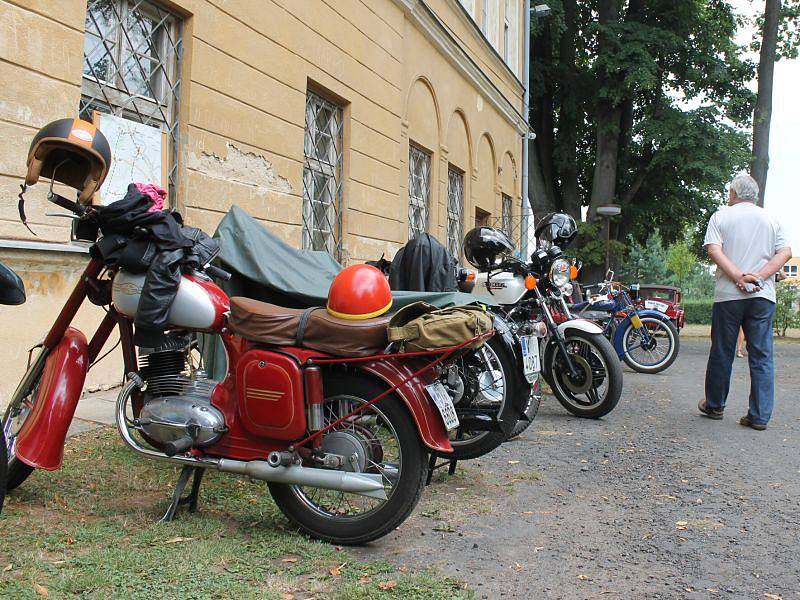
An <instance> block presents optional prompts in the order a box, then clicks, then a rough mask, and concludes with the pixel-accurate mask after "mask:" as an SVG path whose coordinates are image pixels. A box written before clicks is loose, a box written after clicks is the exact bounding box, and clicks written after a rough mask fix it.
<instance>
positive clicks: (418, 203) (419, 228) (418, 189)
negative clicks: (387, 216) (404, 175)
mask: <svg viewBox="0 0 800 600" xmlns="http://www.w3.org/2000/svg"><path fill="white" fill-rule="evenodd" d="M430 176H431V155H430V154H428V153H427V152H425V151H424V150H421V149H419V148H417V147H416V146H414V145H413V144H411V145H409V147H408V239H410V240H411V239H414V238H415V237H417V236H418V235H420V234H421V233H425V232H426V231H428V210H429V198H430V185H431V182H430Z"/></svg>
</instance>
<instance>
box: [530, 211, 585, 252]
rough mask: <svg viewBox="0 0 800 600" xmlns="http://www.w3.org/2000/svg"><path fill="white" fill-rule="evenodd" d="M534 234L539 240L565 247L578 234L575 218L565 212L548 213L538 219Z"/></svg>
mask: <svg viewBox="0 0 800 600" xmlns="http://www.w3.org/2000/svg"><path fill="white" fill-rule="evenodd" d="M534 235H535V236H536V239H537V240H539V241H544V242H549V245H552V246H558V247H559V248H566V247H567V246H569V245H570V244H571V243H572V240H574V239H575V236H577V235H578V226H577V225H576V224H575V219H573V218H572V217H570V216H569V215H568V214H567V213H563V212H557V213H550V214H549V215H547V216H546V217H544V218H542V220H541V221H539V224H538V225H537V226H536V231H535V233H534Z"/></svg>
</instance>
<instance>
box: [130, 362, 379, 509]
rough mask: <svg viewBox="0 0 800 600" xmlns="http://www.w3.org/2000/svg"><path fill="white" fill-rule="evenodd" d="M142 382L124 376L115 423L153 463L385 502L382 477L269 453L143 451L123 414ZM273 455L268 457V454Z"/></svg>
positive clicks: (132, 375) (131, 376)
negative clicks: (255, 456)
mask: <svg viewBox="0 0 800 600" xmlns="http://www.w3.org/2000/svg"><path fill="white" fill-rule="evenodd" d="M142 385H143V383H142V380H141V379H140V378H139V376H138V375H136V374H135V373H131V374H129V375H128V381H127V382H126V383H125V385H124V386H123V388H122V390H120V393H119V396H118V397H117V410H116V421H117V429H118V430H119V434H120V437H122V440H123V441H124V442H125V443H126V444H127V445H128V446H130V447H131V448H132V449H133V450H135V451H136V452H138V453H139V454H142V455H144V456H147V457H148V458H154V459H156V460H163V461H166V462H171V463H178V464H182V465H189V466H193V467H200V468H205V469H208V468H214V469H217V470H219V471H222V472H223V473H235V474H237V475H244V476H245V477H250V478H251V479H258V480H260V481H272V482H274V483H283V484H286V485H307V486H311V487H318V488H323V489H327V490H337V491H342V492H351V493H354V494H361V495H362V496H370V497H372V498H379V499H380V500H386V499H387V496H386V490H385V489H384V488H383V476H382V475H380V474H373V473H351V472H348V471H334V470H332V469H317V468H314V467H302V466H300V465H286V464H285V462H286V461H283V460H280V458H281V457H280V456H279V454H280V453H271V455H270V457H269V460H268V461H264V460H251V461H242V460H234V459H230V458H212V457H208V458H198V457H195V456H185V455H183V456H167V455H166V454H164V453H163V452H159V451H157V450H152V449H150V448H145V447H144V446H142V445H141V444H140V443H139V442H138V441H137V440H136V438H134V437H133V435H131V432H130V429H129V428H128V423H127V419H126V415H125V409H126V406H127V404H128V399H129V398H130V395H131V394H132V393H133V391H134V390H135V389H136V388H141V387H142ZM273 454H274V455H275V456H272V455H273Z"/></svg>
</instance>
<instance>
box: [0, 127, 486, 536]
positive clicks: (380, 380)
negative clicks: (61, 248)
mask: <svg viewBox="0 0 800 600" xmlns="http://www.w3.org/2000/svg"><path fill="white" fill-rule="evenodd" d="M110 164H111V151H110V147H109V145H108V142H107V140H106V139H105V137H104V136H103V135H102V133H101V132H100V131H99V130H97V128H96V127H95V126H94V125H92V124H91V123H87V122H84V121H81V120H80V119H62V120H60V121H56V122H54V123H51V124H49V125H47V126H45V127H44V128H43V129H42V130H41V131H40V132H39V133H38V134H37V135H36V136H35V137H34V140H33V143H32V144H31V149H30V151H29V154H28V175H27V176H26V185H33V184H35V183H36V182H37V181H38V179H39V177H40V176H41V177H46V178H49V179H51V181H53V182H55V181H58V182H61V183H63V184H65V185H68V186H70V187H73V188H76V189H78V192H79V197H78V200H79V201H78V202H74V201H71V200H68V199H67V198H64V197H63V196H61V195H59V194H57V193H55V192H54V191H53V186H52V183H51V187H50V193H49V195H48V200H50V201H51V202H53V203H54V204H56V205H58V206H60V207H61V208H63V209H66V210H68V211H70V213H71V214H72V215H74V218H75V219H74V222H73V232H74V233H76V234H78V235H76V236H75V237H77V238H79V239H82V240H86V241H88V242H90V243H91V244H92V246H91V248H90V254H91V259H90V261H89V263H88V265H87V266H86V268H85V270H84V272H83V274H82V275H81V277H80V279H79V280H78V283H77V284H76V286H75V288H74V289H73V291H72V293H71V294H70V296H69V298H68V299H67V301H66V303H65V305H64V307H63V308H62V310H61V311H60V313H59V315H58V316H57V317H56V320H55V323H54V324H53V325H52V327H51V328H50V330H49V332H48V333H47V335H46V336H45V338H44V340H43V341H42V342H41V343H40V344H38V345H37V346H35V347H34V348H33V349H32V350H31V353H30V358H29V366H28V369H27V372H26V373H25V375H24V376H23V378H22V380H21V381H20V383H19V385H18V386H17V388H16V390H15V392H14V393H13V395H12V396H11V399H10V402H9V405H8V408H7V410H6V412H5V415H4V416H3V419H2V429H3V432H4V435H5V437H6V441H7V444H6V447H7V458H8V474H7V479H6V488H7V489H8V490H13V489H14V488H16V487H18V486H19V485H21V484H22V483H23V482H24V481H25V480H26V479H27V478H28V477H29V476H30V475H31V473H32V472H33V471H34V469H46V470H55V469H58V468H59V467H60V466H61V464H62V461H63V455H64V443H65V438H66V435H67V430H68V428H69V425H70V423H71V421H72V418H73V416H74V413H75V408H76V406H77V403H78V401H79V398H80V396H81V392H82V390H83V386H84V382H85V378H86V374H87V371H88V370H89V369H90V368H91V367H92V366H93V365H94V364H95V363H96V361H97V360H99V359H102V356H100V352H101V350H102V348H103V346H104V345H105V343H106V341H107V339H108V338H109V336H110V334H111V332H112V331H113V330H114V329H117V330H118V331H119V337H120V345H121V351H122V355H123V361H124V368H125V379H124V385H123V387H122V389H121V391H120V393H119V396H118V398H117V404H116V425H117V428H118V430H119V433H120V436H121V437H122V439H123V440H124V442H125V443H126V444H127V445H128V446H129V447H130V448H132V449H133V450H134V451H136V452H137V453H139V454H140V455H142V456H145V457H148V458H152V459H156V460H162V461H167V462H169V463H172V464H174V465H181V466H182V467H183V468H182V471H181V475H180V477H179V479H178V483H177V485H176V489H175V493H174V495H173V498H172V502H171V504H170V506H169V509H168V510H167V513H166V514H165V515H164V520H171V519H172V518H173V517H174V515H175V511H176V510H177V508H178V507H179V506H180V505H181V504H186V503H188V504H189V509H190V510H194V509H196V506H197V499H198V493H199V489H200V485H201V481H202V475H203V473H204V472H205V470H206V469H217V470H219V471H221V472H224V473H232V474H236V475H243V476H246V477H249V478H250V479H255V480H260V481H265V482H267V483H268V486H269V491H270V494H271V495H272V497H273V498H274V500H275V503H276V504H277V506H278V507H279V508H280V510H281V511H282V512H283V513H284V515H285V516H286V517H287V518H288V519H289V520H290V521H291V522H292V523H294V525H296V526H297V527H298V528H299V529H300V530H302V531H304V532H306V533H307V534H309V535H311V536H314V537H317V538H320V539H323V540H327V541H330V542H334V543H339V544H361V543H365V542H368V541H370V540H374V539H377V538H379V537H381V536H383V535H385V534H387V533H388V532H390V531H392V530H393V529H394V528H395V527H397V526H398V525H399V524H400V523H402V522H403V521H404V520H405V519H406V517H408V515H409V514H410V513H411V511H412V510H413V508H414V506H415V505H416V503H417V501H418V500H419V498H420V495H421V492H422V489H423V486H424V482H425V476H426V474H427V454H428V452H441V453H447V452H448V451H450V450H451V448H452V446H451V444H450V441H449V437H448V430H451V429H454V428H455V427H457V426H458V422H457V419H456V418H455V416H454V409H453V405H452V401H451V400H450V396H449V395H448V394H447V391H446V390H445V389H444V388H443V386H442V384H441V383H440V382H438V381H437V379H438V377H439V376H440V374H441V371H442V370H444V369H447V368H449V366H450V364H451V363H452V361H453V360H456V359H457V358H459V356H460V354H461V353H462V352H463V351H464V349H465V348H467V347H469V346H468V345H469V344H472V343H475V342H478V341H479V340H480V338H482V337H484V336H483V335H476V337H474V338H473V339H472V340H465V342H464V343H463V344H460V345H456V346H455V347H452V348H448V349H445V350H441V351H435V352H421V353H406V354H399V353H392V352H391V351H390V350H389V349H388V348H387V346H386V343H387V342H386V340H387V337H386V327H387V322H388V319H387V318H386V317H377V318H371V319H363V320H353V321H350V320H347V319H341V318H337V317H334V316H332V315H331V314H329V312H328V311H327V310H326V309H325V308H315V309H308V310H297V309H287V308H282V307H279V306H275V305H271V304H267V303H263V302H259V301H256V300H252V299H249V298H244V297H233V298H229V297H228V296H227V295H226V294H225V293H224V292H223V291H222V289H221V288H220V287H218V286H217V285H216V284H215V283H214V282H213V281H212V280H211V277H217V278H220V279H225V278H227V277H229V276H230V275H229V273H227V272H226V271H224V270H222V269H219V268H218V267H215V266H212V265H211V264H210V262H211V260H213V259H214V256H215V252H218V250H219V246H218V245H216V243H215V242H213V240H211V239H210V238H208V237H207V236H205V234H202V232H200V231H199V230H197V229H193V228H184V227H182V226H181V225H180V223H179V221H178V219H177V217H176V216H175V214H174V213H169V212H167V211H162V210H160V209H159V207H158V205H157V203H156V199H153V198H152V196H150V195H149V193H145V192H144V191H142V190H140V189H139V186H137V185H135V184H131V186H129V188H128V195H127V196H126V198H124V199H122V200H119V201H117V202H115V203H112V204H110V205H108V206H87V204H86V203H88V202H89V200H90V199H91V198H92V196H93V194H94V193H95V192H96V191H97V189H98V188H99V187H100V185H101V184H102V182H103V180H104V178H105V176H106V174H107V172H108V168H109V166H110ZM24 193H25V186H23V191H22V194H20V204H19V212H20V217H21V220H22V222H23V223H26V220H25V215H24ZM148 198H149V199H148ZM98 229H99V230H100V231H101V232H102V233H103V234H104V235H103V236H102V237H99V239H98ZM187 236H191V237H187ZM156 242H157V243H160V244H162V246H158V245H156ZM173 244H175V245H173ZM187 244H188V245H187ZM215 248H216V250H215ZM269 259H270V257H269V256H265V257H263V260H269ZM129 265H133V266H129ZM143 265H144V268H143V269H138V267H142V266H143ZM156 266H158V270H154V269H155V267H156ZM162 267H163V269H162ZM376 275H377V276H378V278H379V279H380V281H381V282H383V283H385V281H384V280H383V279H382V277H381V276H380V274H379V273H377V271H376ZM165 282H166V283H167V284H169V285H167V286H166V287H165V286H164V285H163V284H164V283H165ZM172 283H174V287H171V284H172ZM148 286H149V287H148ZM386 287H387V290H386V292H387V294H388V286H386ZM155 290H161V292H160V295H159V294H154V293H153V292H154V291H155ZM164 290H168V293H169V294H171V297H170V298H169V301H164V302H161V300H162V298H166V297H167V296H166V292H165V291H164ZM353 297H357V294H354V296H353ZM87 299H88V300H89V302H91V303H93V304H95V305H98V306H101V307H103V308H104V310H105V311H106V315H105V317H104V318H103V320H102V321H101V323H100V325H99V326H98V328H97V331H96V332H95V333H94V335H93V336H92V337H91V339H89V340H87V338H86V336H85V335H84V334H83V333H82V332H81V331H79V330H77V329H75V328H74V327H72V326H71V323H72V321H73V319H74V317H75V315H76V313H77V312H78V310H79V308H80V307H81V305H82V304H83V303H84V301H86V300H87ZM143 306H146V307H147V308H148V309H150V308H151V307H153V306H155V313H156V314H157V316H158V319H160V320H162V319H163V321H159V324H160V323H161V322H164V326H163V327H158V328H153V329H158V331H157V332H156V333H157V334H158V335H157V336H152V335H151V334H152V333H153V332H152V331H150V332H148V329H147V328H145V327H142V325H143V324H148V325H149V324H150V323H151V321H149V320H148V321H144V320H143V319H141V316H142V314H145V313H144V308H143ZM137 318H138V319H139V320H137ZM134 321H136V328H135V329H134ZM199 333H209V334H217V335H219V336H220V337H221V339H222V343H223V345H224V349H225V353H226V354H227V368H226V372H225V373H224V377H223V378H222V379H221V380H214V379H211V378H210V377H208V375H207V372H206V371H205V369H204V368H203V364H202V362H201V358H200V356H199V352H198V350H197V334H199ZM492 333H493V332H491V331H490V332H489V333H487V334H486V337H488V336H489V335H491V334H492ZM143 334H146V335H143ZM135 339H148V340H154V341H153V345H146V344H144V343H138V344H137V343H135V341H134V340H135ZM156 340H157V342H158V343H155V341H156ZM112 350H113V348H112ZM192 476H193V483H192V487H191V493H190V494H189V496H188V497H187V498H183V497H182V495H183V490H184V488H185V486H186V485H187V483H188V481H189V479H190V478H191V477H192Z"/></svg>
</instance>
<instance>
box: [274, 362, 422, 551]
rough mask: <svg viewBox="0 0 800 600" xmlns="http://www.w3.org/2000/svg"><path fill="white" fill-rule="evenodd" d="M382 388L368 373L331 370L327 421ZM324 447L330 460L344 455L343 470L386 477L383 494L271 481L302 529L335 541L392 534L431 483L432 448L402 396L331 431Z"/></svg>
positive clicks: (279, 499) (353, 541)
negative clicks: (428, 457)
mask: <svg viewBox="0 0 800 600" xmlns="http://www.w3.org/2000/svg"><path fill="white" fill-rule="evenodd" d="M382 391H384V389H383V388H382V387H381V386H380V385H379V384H377V383H375V382H373V381H371V380H369V379H365V378H363V377H356V376H354V375H348V374H344V373H340V372H337V373H331V374H329V375H328V376H327V377H326V379H325V396H326V398H325V406H324V415H325V420H324V425H328V424H330V423H333V422H334V421H336V420H337V419H339V417H341V416H343V415H346V414H348V413H349V412H351V411H352V410H353V409H355V408H356V407H357V406H359V405H361V404H364V403H366V402H368V401H369V400H371V399H372V398H374V397H375V396H377V395H378V394H380V393H381V392H382ZM322 450H323V451H324V452H325V453H326V455H328V456H329V457H332V458H336V459H338V458H341V466H340V467H339V469H340V470H343V471H349V472H357V473H366V474H371V475H375V476H378V477H380V480H382V482H383V491H384V492H385V497H375V496H367V495H361V494H357V493H351V492H343V491H338V490H327V489H321V488H315V487H308V486H299V485H285V484H277V483H270V484H269V490H270V493H271V494H272V497H273V499H274V500H275V503H276V504H277V505H278V507H279V508H280V509H281V511H283V513H284V514H285V515H286V517H287V518H288V519H289V520H290V521H292V523H294V524H295V525H296V526H297V527H299V528H300V529H301V530H302V531H304V532H305V533H307V534H309V535H311V536H312V537H315V538H319V539H321V540H325V541H328V542H332V543H335V544H348V545H351V544H364V543H366V542H369V541H372V540H374V539H377V538H379V537H382V536H384V535H386V534H387V533H389V532H390V531H392V530H393V529H394V528H396V527H397V526H398V525H400V524H401V523H402V522H403V521H405V519H406V518H407V517H408V515H409V514H411V511H412V510H413V509H414V506H415V505H416V504H417V501H418V500H419V498H420V495H421V494H422V490H423V488H424V485H425V475H426V473H427V461H426V453H425V451H424V449H423V447H422V443H421V442H420V439H419V436H418V434H417V430H416V426H415V424H414V422H413V420H412V418H411V415H410V414H409V413H408V412H407V410H406V408H405V405H404V404H403V402H402V401H401V400H400V398H398V397H397V396H396V395H394V394H391V395H389V396H387V397H386V398H383V399H382V400H380V401H378V402H377V403H375V404H374V405H373V406H371V407H368V408H366V409H365V410H364V411H363V412H361V413H359V414H358V415H357V416H355V417H352V418H350V419H348V420H346V421H344V422H343V423H341V424H340V425H339V426H337V427H336V428H335V429H333V430H331V431H330V432H328V433H327V434H325V436H324V437H323V439H322ZM315 466H319V465H315Z"/></svg>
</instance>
